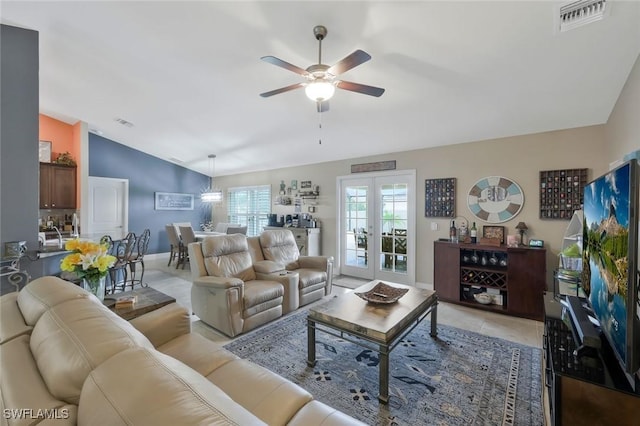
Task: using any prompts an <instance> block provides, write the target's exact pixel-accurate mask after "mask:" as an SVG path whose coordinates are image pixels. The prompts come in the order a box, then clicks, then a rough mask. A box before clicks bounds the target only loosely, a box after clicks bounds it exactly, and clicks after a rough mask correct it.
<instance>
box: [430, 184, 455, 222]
mask: <svg viewBox="0 0 640 426" xmlns="http://www.w3.org/2000/svg"><path fill="white" fill-rule="evenodd" d="M424 216H425V217H455V216H456V178H442V179H426V180H425V181H424Z"/></svg>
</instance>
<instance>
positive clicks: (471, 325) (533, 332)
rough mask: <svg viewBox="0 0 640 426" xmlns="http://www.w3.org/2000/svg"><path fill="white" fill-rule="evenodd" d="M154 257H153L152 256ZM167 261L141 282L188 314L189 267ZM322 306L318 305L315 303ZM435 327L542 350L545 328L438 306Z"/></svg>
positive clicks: (200, 328) (336, 290) (156, 261)
mask: <svg viewBox="0 0 640 426" xmlns="http://www.w3.org/2000/svg"><path fill="white" fill-rule="evenodd" d="M154 257H155V256H154ZM167 259H168V257H167V258H165V257H159V256H158V257H155V258H153V259H149V260H145V264H146V272H145V276H144V281H145V282H146V283H148V284H149V285H151V286H152V287H154V288H156V289H158V290H160V291H162V292H164V293H166V294H169V295H171V296H173V297H175V298H176V301H177V302H178V303H180V304H181V305H183V306H185V307H186V308H187V309H189V310H191V271H190V270H189V265H187V266H186V267H185V269H184V270H182V269H178V270H176V269H175V266H173V265H172V266H167ZM348 291H352V290H351V289H348V288H344V287H338V286H334V287H333V294H341V293H344V292H348ZM316 303H321V301H319V302H316ZM438 323H441V324H447V325H451V326H453V327H458V328H462V329H465V330H471V331H475V332H477V333H481V334H484V335H487V336H492V337H498V338H501V339H506V340H511V341H514V342H518V343H522V344H525V345H529V346H535V347H538V348H541V347H542V333H543V330H544V324H543V323H542V322H540V321H533V320H529V319H524V318H517V317H512V316H508V315H500V314H496V313H493V312H487V311H483V310H480V309H473V308H468V307H465V306H459V305H453V304H450V303H445V302H441V303H440V304H439V305H438ZM193 329H194V331H197V332H198V333H200V334H203V335H204V336H205V337H207V338H209V339H210V340H213V341H216V342H219V343H221V344H225V343H227V342H229V341H230V340H232V339H230V338H229V337H227V336H225V335H223V334H221V333H219V332H217V331H216V330H215V329H213V328H211V327H209V326H208V325H206V324H204V323H203V322H202V321H200V320H199V319H198V317H197V316H195V315H194V316H193Z"/></svg>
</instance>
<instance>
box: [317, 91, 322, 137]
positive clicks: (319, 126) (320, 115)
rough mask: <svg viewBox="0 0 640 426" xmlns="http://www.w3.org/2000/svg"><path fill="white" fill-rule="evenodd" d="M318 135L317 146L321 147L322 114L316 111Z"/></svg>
mask: <svg viewBox="0 0 640 426" xmlns="http://www.w3.org/2000/svg"><path fill="white" fill-rule="evenodd" d="M318 104H320V102H318ZM318 107H319V105H318ZM318 133H319V134H320V136H319V137H318V145H322V113H321V112H320V111H318Z"/></svg>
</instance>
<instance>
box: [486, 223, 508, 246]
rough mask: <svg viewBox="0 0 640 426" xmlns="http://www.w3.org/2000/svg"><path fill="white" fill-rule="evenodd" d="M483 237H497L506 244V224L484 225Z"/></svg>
mask: <svg viewBox="0 0 640 426" xmlns="http://www.w3.org/2000/svg"><path fill="white" fill-rule="evenodd" d="M482 237H483V238H497V239H499V240H500V244H504V226H495V225H485V226H483V227H482Z"/></svg>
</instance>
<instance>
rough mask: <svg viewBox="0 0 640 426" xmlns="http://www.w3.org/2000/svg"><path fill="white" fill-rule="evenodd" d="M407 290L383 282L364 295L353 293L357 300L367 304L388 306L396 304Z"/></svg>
mask: <svg viewBox="0 0 640 426" xmlns="http://www.w3.org/2000/svg"><path fill="white" fill-rule="evenodd" d="M408 291H409V289H407V288H398V287H393V286H390V285H387V284H385V283H383V282H379V283H378V284H376V285H375V286H374V287H373V288H372V289H371V290H369V291H367V292H364V293H357V292H356V293H355V294H356V296H358V297H359V298H361V299H363V300H366V301H367V302H369V303H381V304H389V303H395V302H397V301H398V300H399V299H400V298H401V297H402V296H404V295H405V294H406V293H407V292H408Z"/></svg>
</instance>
